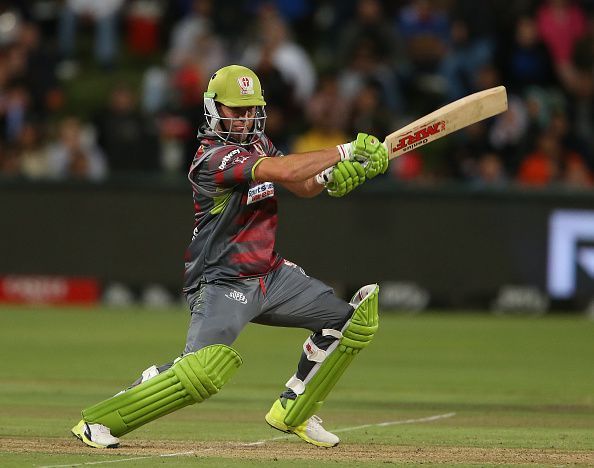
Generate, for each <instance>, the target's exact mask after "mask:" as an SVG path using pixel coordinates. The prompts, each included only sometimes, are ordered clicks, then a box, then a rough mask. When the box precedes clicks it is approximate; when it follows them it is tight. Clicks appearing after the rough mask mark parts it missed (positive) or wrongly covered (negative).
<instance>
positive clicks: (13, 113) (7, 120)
mask: <svg viewBox="0 0 594 468" xmlns="http://www.w3.org/2000/svg"><path fill="white" fill-rule="evenodd" d="M30 105H31V96H30V94H29V91H28V90H27V88H25V86H24V85H22V84H21V83H18V82H16V83H14V84H12V85H10V86H9V87H8V89H7V90H6V92H5V94H4V97H3V99H2V102H1V103H0V128H1V131H2V133H1V135H0V138H2V139H3V140H4V141H7V142H8V143H15V142H16V140H17V138H18V136H19V134H20V133H21V131H22V129H23V126H24V125H25V121H26V120H27V118H29V117H30V116H31V111H30Z"/></svg>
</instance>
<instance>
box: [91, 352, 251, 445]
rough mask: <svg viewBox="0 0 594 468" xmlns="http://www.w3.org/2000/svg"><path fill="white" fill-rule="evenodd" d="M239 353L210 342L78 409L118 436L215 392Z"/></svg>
mask: <svg viewBox="0 0 594 468" xmlns="http://www.w3.org/2000/svg"><path fill="white" fill-rule="evenodd" d="M241 364H242V360H241V357H240V356H239V354H237V353H236V352H235V350H233V349H232V348H230V347H228V346H225V345H218V344H217V345H212V346H207V347H206V348H202V349H200V350H199V351H196V352H195V353H192V354H188V355H186V356H184V357H183V358H181V359H180V360H179V361H177V362H176V363H175V364H173V366H171V367H170V368H169V369H168V370H167V371H165V372H163V373H161V374H159V375H157V376H155V377H153V378H152V379H149V380H147V381H146V382H143V383H141V384H139V385H137V386H136V387H133V388H131V389H130V390H127V391H125V392H123V393H120V394H118V395H116V396H114V397H112V398H109V399H107V400H105V401H102V402H101V403H97V404H96V405H94V406H91V407H90V408H87V409H85V410H83V411H82V417H83V419H84V420H85V421H86V422H87V423H90V424H97V423H98V424H103V425H104V426H107V427H109V429H110V431H111V434H112V435H113V436H115V437H120V436H122V435H124V434H126V433H128V432H130V431H132V430H134V429H136V428H137V427H140V426H142V425H143V424H146V423H148V422H150V421H153V420H154V419H157V418H160V417H161V416H165V415H166V414H168V413H171V412H173V411H176V410H178V409H180V408H183V407H184V406H188V405H191V404H193V403H201V402H203V401H204V400H206V399H207V398H209V397H210V396H212V395H214V394H215V393H217V392H218V391H219V390H220V389H221V388H222V387H223V385H225V383H227V381H228V380H229V379H230V378H231V376H232V375H233V374H234V373H235V371H236V370H237V369H238V368H239V366H241Z"/></svg>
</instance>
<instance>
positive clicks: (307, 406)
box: [284, 285, 379, 428]
mask: <svg viewBox="0 0 594 468" xmlns="http://www.w3.org/2000/svg"><path fill="white" fill-rule="evenodd" d="M378 293H379V286H377V285H375V289H374V290H373V291H372V292H371V293H370V294H369V295H368V296H367V297H366V298H365V299H363V301H362V302H361V303H360V304H359V305H358V306H357V308H356V309H355V311H354V312H353V316H352V317H351V320H350V322H349V323H348V325H347V327H346V328H345V329H344V330H343V331H342V338H340V340H339V342H338V346H337V347H336V348H335V349H334V350H333V351H332V352H331V353H330V354H329V355H328V356H327V357H326V359H325V360H324V361H323V362H321V363H319V364H317V365H316V367H314V369H313V370H312V372H315V374H314V375H313V377H311V378H310V379H309V381H306V382H305V391H304V392H303V393H302V394H301V395H298V396H297V398H296V399H295V401H294V402H293V404H292V405H290V406H287V408H288V411H287V415H286V416H285V421H284V422H285V424H286V425H287V426H288V427H289V428H296V427H297V426H299V425H300V424H302V423H303V422H304V421H306V420H307V419H309V418H310V417H311V416H312V415H313V414H314V413H315V412H316V411H317V410H318V409H319V408H320V406H322V403H324V400H325V399H326V397H327V396H328V393H330V391H331V390H332V388H334V385H335V384H336V382H338V380H339V379H340V377H341V376H342V374H343V373H344V371H345V370H346V368H347V367H348V366H349V365H350V363H351V361H352V360H353V358H354V357H355V356H356V355H357V354H358V353H359V351H361V350H362V349H363V348H366V347H367V345H369V343H370V342H371V340H372V339H373V336H374V335H375V332H376V331H377V327H378V307H377V303H378ZM316 368H317V369H316Z"/></svg>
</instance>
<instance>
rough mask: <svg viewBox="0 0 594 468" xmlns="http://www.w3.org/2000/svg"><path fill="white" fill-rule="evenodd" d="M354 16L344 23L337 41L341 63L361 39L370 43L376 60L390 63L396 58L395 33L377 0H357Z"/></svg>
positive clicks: (396, 42)
mask: <svg viewBox="0 0 594 468" xmlns="http://www.w3.org/2000/svg"><path fill="white" fill-rule="evenodd" d="M356 8H357V9H356V12H355V17H354V18H353V19H352V20H351V21H350V22H348V23H347V24H346V25H344V28H343V30H342V35H341V37H340V40H339V41H337V44H336V46H338V48H339V50H338V56H339V60H340V64H341V65H346V64H347V63H348V62H349V58H350V55H351V53H352V51H353V50H354V49H355V48H356V47H357V45H358V44H360V43H361V42H362V41H368V42H369V43H370V44H371V47H372V49H373V50H374V52H375V55H376V56H377V57H378V60H379V61H380V62H382V63H383V64H390V63H392V62H393V61H395V60H396V59H397V58H398V53H399V50H400V49H399V48H398V41H397V35H396V33H395V31H394V30H393V28H392V25H391V24H390V21H389V19H388V17H387V16H386V15H385V12H384V9H383V6H382V3H381V2H380V1H379V0H358V1H357V6H356Z"/></svg>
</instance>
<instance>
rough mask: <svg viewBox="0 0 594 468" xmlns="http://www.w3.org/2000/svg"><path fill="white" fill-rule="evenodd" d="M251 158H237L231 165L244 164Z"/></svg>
mask: <svg viewBox="0 0 594 468" xmlns="http://www.w3.org/2000/svg"><path fill="white" fill-rule="evenodd" d="M249 158H250V157H249V156H237V157H236V158H235V159H234V160H233V162H232V163H231V164H243V163H244V162H246V161H247V160H248V159H249Z"/></svg>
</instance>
